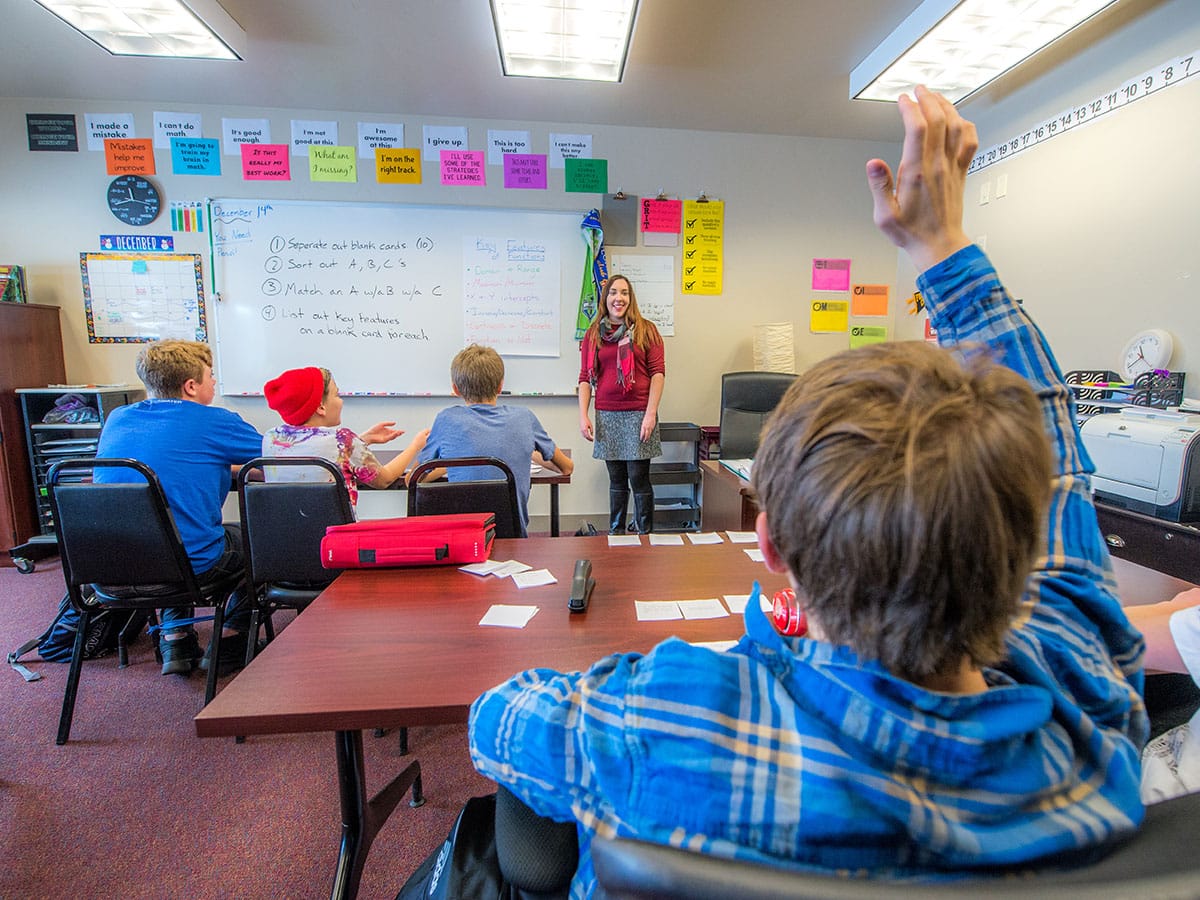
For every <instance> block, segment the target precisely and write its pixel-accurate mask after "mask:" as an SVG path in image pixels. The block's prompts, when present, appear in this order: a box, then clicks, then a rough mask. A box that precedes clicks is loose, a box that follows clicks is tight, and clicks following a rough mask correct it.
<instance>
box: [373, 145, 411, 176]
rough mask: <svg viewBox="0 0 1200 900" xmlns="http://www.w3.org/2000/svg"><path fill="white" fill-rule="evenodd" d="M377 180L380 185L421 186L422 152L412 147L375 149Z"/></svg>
mask: <svg viewBox="0 0 1200 900" xmlns="http://www.w3.org/2000/svg"><path fill="white" fill-rule="evenodd" d="M375 180H376V181H378V182H379V183H380V184H420V183H421V151H420V150H416V149H413V148H412V147H397V148H396V149H394V150H389V149H388V148H387V147H376V148H375Z"/></svg>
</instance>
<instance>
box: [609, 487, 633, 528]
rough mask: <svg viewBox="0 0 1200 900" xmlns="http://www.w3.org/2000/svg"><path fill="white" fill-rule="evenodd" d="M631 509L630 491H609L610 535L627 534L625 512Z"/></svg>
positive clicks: (610, 489)
mask: <svg viewBox="0 0 1200 900" xmlns="http://www.w3.org/2000/svg"><path fill="white" fill-rule="evenodd" d="M628 507H629V491H615V490H613V489H612V488H609V489H608V533H609V534H624V533H625V510H626V509H627V508H628Z"/></svg>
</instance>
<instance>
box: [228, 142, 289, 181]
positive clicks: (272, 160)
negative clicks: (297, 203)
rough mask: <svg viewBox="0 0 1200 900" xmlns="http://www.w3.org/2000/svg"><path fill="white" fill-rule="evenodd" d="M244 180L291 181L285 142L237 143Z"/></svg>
mask: <svg viewBox="0 0 1200 900" xmlns="http://www.w3.org/2000/svg"><path fill="white" fill-rule="evenodd" d="M238 146H239V147H241V148H242V179H243V180H244V181H291V179H292V161H291V160H290V159H289V158H288V145H287V144H239V145H238Z"/></svg>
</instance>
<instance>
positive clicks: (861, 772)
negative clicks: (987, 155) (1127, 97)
mask: <svg viewBox="0 0 1200 900" xmlns="http://www.w3.org/2000/svg"><path fill="white" fill-rule="evenodd" d="M899 109H900V113H901V116H902V118H903V120H904V127H905V139H904V147H903V155H902V160H901V164H900V167H899V170H898V171H897V172H896V173H895V174H893V172H892V171H891V169H890V168H889V167H888V165H887V164H886V163H884V162H883V161H882V160H878V159H874V160H871V161H870V162H868V163H867V181H868V184H869V186H870V189H871V193H872V196H873V198H874V219H875V223H876V225H877V226H878V227H879V228H880V230H881V231H882V232H883V233H884V234H885V235H886V236H887V237H888V238H889V239H890V240H891V241H892V242H893V243H894V244H896V245H897V246H898V247H901V248H903V249H904V250H905V251H906V252H907V253H908V254H909V256H910V257H911V258H912V260H913V262H914V263H915V264H916V266H917V268H918V270H919V271H920V272H921V275H920V277H919V279H918V284H919V287H920V289H921V292H922V295H923V296H924V298H925V301H926V303H927V305H928V308H929V314H930V317H931V319H932V322H933V325H934V326H935V327H936V328H937V331H938V339H939V341H940V343H941V344H942V345H943V347H944V348H946V349H938V348H935V347H932V346H929V345H926V344H924V343H922V342H915V343H896V344H883V345H875V346H872V347H868V348H862V349H860V350H854V351H849V352H847V353H842V354H838V355H837V356H834V357H831V358H830V359H827V360H824V361H822V362H820V363H818V364H817V365H815V366H813V367H812V368H811V369H810V370H809V371H808V372H807V373H806V374H805V376H804V377H803V378H800V379H798V380H797V382H796V384H795V385H794V386H793V387H792V388H791V390H790V391H789V392H788V394H787V396H786V397H785V398H784V399H783V401H782V402H781V403H780V405H779V407H778V409H777V410H776V411H775V413H774V415H773V416H772V418H771V420H770V422H769V424H768V426H767V429H766V433H765V435H764V438H763V441H762V445H761V447H760V450H759V453H758V456H757V458H756V461H755V466H754V473H753V485H754V488H755V491H756V492H757V495H758V497H759V500H760V508H761V510H762V511H761V512H760V514H759V517H758V523H757V531H758V537H759V544H760V546H761V548H762V551H763V554H764V557H765V559H766V563H767V566H768V568H769V569H771V570H772V571H779V572H786V573H787V575H788V577H789V580H790V581H791V583H792V585H793V587H794V589H795V593H796V597H797V600H798V602H799V603H800V604H801V605H802V607H803V608H804V611H805V613H806V615H807V619H808V623H809V631H808V634H807V635H806V636H801V637H784V636H783V635H781V634H779V633H778V632H776V631H775V629H774V628H773V626H772V625H771V623H770V622H769V621H768V620H767V618H766V617H765V616H764V615H763V613H762V612H761V610H760V608H759V605H758V604H757V603H755V602H751V603H748V604H747V605H746V634H745V636H744V637H743V638H742V639H741V641H740V642H739V643H738V644H737V646H736V647H734V648H733V649H732V650H730V651H729V652H727V653H715V652H713V651H712V650H709V649H706V648H701V647H694V646H691V645H690V644H687V643H684V642H683V641H680V640H674V639H673V640H668V641H665V642H663V643H662V644H660V645H659V646H658V647H657V648H655V649H654V650H653V651H651V652H650V653H649V654H646V655H645V656H642V655H639V654H615V655H612V656H609V657H608V658H606V659H603V660H600V661H599V662H597V663H596V664H595V665H593V666H592V667H591V669H589V670H588V671H586V672H573V673H560V672H553V671H549V670H543V669H537V670H532V671H529V672H525V673H523V674H521V675H518V676H516V677H515V678H513V679H512V680H511V681H509V682H507V683H506V684H502V685H500V686H499V687H496V688H494V689H493V690H491V691H489V692H487V693H486V694H484V695H483V696H482V697H480V698H479V699H478V700H477V701H476V702H475V704H474V706H473V707H472V710H471V719H470V743H471V754H472V759H473V760H474V762H475V765H476V768H478V769H479V771H480V772H482V773H483V774H485V775H487V776H488V777H491V778H493V779H495V780H496V781H498V782H500V783H502V784H504V785H505V786H507V787H508V788H509V789H510V790H512V791H513V792H514V793H515V794H516V795H517V796H519V797H521V798H522V799H523V800H524V801H525V802H526V803H528V804H529V805H530V806H531V807H532V808H533V810H534V811H535V812H538V813H540V814H542V815H545V816H550V817H552V818H555V819H558V820H568V821H569V820H571V819H574V820H575V821H576V823H578V828H579V836H580V861H579V866H578V869H577V871H576V875H575V879H574V881H573V884H572V896H574V897H586V896H589V895H590V894H591V893H592V892H593V890H594V888H595V876H594V872H593V869H592V862H591V856H590V843H591V839H592V836H593V835H595V834H602V835H632V836H636V837H640V838H643V839H646V840H651V841H657V842H660V843H664V844H672V845H675V846H682V847H688V848H690V849H693V850H698V851H702V852H706V853H712V854H715V855H720V856H729V857H737V858H743V859H750V860H759V861H768V862H769V861H789V862H794V863H799V864H801V865H806V866H811V867H814V868H820V869H826V870H830V869H833V870H845V871H848V872H850V873H855V874H861V875H866V876H882V877H896V876H909V875H922V876H933V877H937V876H938V875H939V874H941V875H950V874H954V875H961V874H962V873H964V872H969V871H970V870H972V869H983V868H991V867H1014V866H1017V867H1019V866H1022V865H1025V864H1030V865H1034V864H1037V865H1046V864H1053V863H1055V862H1059V861H1066V860H1073V861H1078V860H1079V859H1080V858H1081V857H1082V856H1084V855H1086V854H1087V853H1088V852H1089V851H1092V850H1094V849H1096V848H1098V847H1099V846H1100V845H1103V844H1105V843H1107V842H1110V841H1114V840H1117V839H1119V838H1121V837H1124V836H1126V835H1128V834H1129V833H1131V832H1132V831H1134V830H1135V829H1136V828H1137V827H1138V825H1139V823H1140V822H1141V820H1142V814H1143V808H1142V804H1141V801H1140V799H1139V796H1138V779H1139V765H1138V752H1139V750H1140V748H1141V746H1142V744H1143V743H1144V742H1145V738H1146V733H1147V721H1146V715H1145V709H1144V706H1143V704H1142V699H1141V688H1142V655H1143V642H1142V638H1141V636H1140V635H1139V634H1138V633H1137V631H1136V630H1134V629H1133V628H1132V627H1131V626H1130V624H1129V622H1128V620H1127V619H1126V617H1125V614H1124V613H1123V612H1122V610H1121V606H1120V604H1119V602H1118V600H1117V597H1116V593H1115V590H1116V586H1115V582H1114V580H1113V576H1112V571H1111V566H1110V562H1109V558H1108V554H1107V551H1106V549H1105V545H1104V542H1103V540H1102V538H1101V535H1100V530H1099V528H1098V527H1097V524H1096V516H1095V510H1094V508H1093V506H1092V499H1091V490H1090V479H1089V473H1090V471H1091V462H1090V460H1089V459H1088V457H1087V454H1086V452H1085V451H1084V449H1083V446H1082V444H1081V442H1080V440H1079V436H1078V432H1077V430H1076V427H1075V423H1074V417H1073V415H1072V412H1073V410H1072V404H1071V400H1070V394H1069V392H1068V389H1067V387H1066V385H1065V384H1064V383H1063V379H1062V376H1061V374H1060V373H1059V370H1058V366H1057V364H1056V363H1055V360H1054V357H1053V356H1052V355H1051V353H1050V350H1049V347H1048V346H1047V344H1046V342H1045V340H1044V338H1043V337H1042V335H1041V333H1040V332H1039V331H1038V329H1037V327H1036V326H1035V325H1034V324H1033V322H1032V321H1031V320H1030V318H1029V317H1028V315H1026V313H1025V312H1024V310H1023V309H1022V307H1021V306H1019V305H1018V304H1017V303H1016V302H1015V301H1014V300H1013V299H1012V298H1011V297H1009V295H1008V293H1007V292H1006V291H1005V290H1004V288H1003V287H1002V286H1001V284H1000V282H999V281H998V279H997V277H996V273H995V271H994V270H993V268H992V266H991V264H990V263H989V262H988V259H987V257H986V256H984V254H983V252H982V251H981V250H980V249H979V248H978V247H976V246H974V245H972V243H971V241H970V240H969V239H968V237H967V236H966V233H965V232H964V230H963V228H962V208H963V192H964V185H965V181H966V173H967V168H968V166H969V165H970V162H971V160H972V158H973V156H974V154H975V151H976V149H977V147H978V140H977V138H976V133H975V127H974V126H973V125H972V124H971V123H970V122H967V121H965V120H963V119H962V118H961V117H960V116H959V115H958V113H957V112H956V110H955V109H954V107H953V106H952V105H951V104H950V103H949V102H947V101H946V100H945V99H944V98H942V97H940V96H938V95H936V94H933V93H931V92H929V91H927V90H925V89H924V88H918V89H917V91H916V99H915V100H913V99H910V98H908V97H904V98H902V99H901V100H900V103H899ZM1076 851H1082V853H1079V852H1076ZM1064 864H1065V863H1064Z"/></svg>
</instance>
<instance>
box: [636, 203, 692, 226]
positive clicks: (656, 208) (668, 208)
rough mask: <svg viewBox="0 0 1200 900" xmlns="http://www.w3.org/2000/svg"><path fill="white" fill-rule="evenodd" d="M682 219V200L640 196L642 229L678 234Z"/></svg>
mask: <svg viewBox="0 0 1200 900" xmlns="http://www.w3.org/2000/svg"><path fill="white" fill-rule="evenodd" d="M682 221H683V201H682V200H656V199H654V198H653V197H643V198H642V231H643V232H648V231H662V232H666V233H668V234H679V228H680V223H681V222H682Z"/></svg>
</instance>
